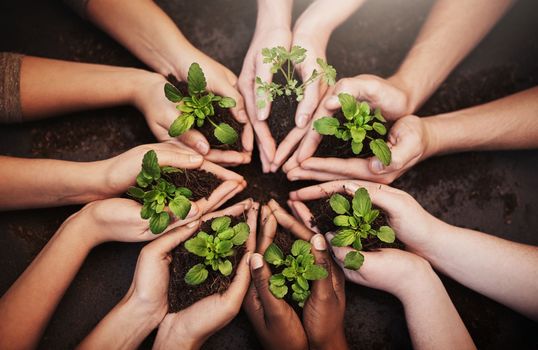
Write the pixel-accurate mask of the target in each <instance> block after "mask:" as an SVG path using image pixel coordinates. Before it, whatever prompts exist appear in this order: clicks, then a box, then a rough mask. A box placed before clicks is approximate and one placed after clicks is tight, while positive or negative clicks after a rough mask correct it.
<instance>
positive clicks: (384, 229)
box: [377, 226, 396, 243]
mask: <svg viewBox="0 0 538 350" xmlns="http://www.w3.org/2000/svg"><path fill="white" fill-rule="evenodd" d="M377 237H378V238H379V239H380V240H381V241H383V242H385V243H393V242H394V240H395V239H396V234H395V233H394V230H393V229H392V228H391V227H389V226H381V227H380V228H379V231H377Z"/></svg>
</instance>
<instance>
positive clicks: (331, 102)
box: [326, 96, 339, 105]
mask: <svg viewBox="0 0 538 350" xmlns="http://www.w3.org/2000/svg"><path fill="white" fill-rule="evenodd" d="M338 102H339V100H338V96H332V97H331V98H329V99H328V100H327V102H326V103H327V104H328V105H334V104H336V103H338Z"/></svg>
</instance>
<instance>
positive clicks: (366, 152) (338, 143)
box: [314, 110, 388, 158]
mask: <svg viewBox="0 0 538 350" xmlns="http://www.w3.org/2000/svg"><path fill="white" fill-rule="evenodd" d="M333 117H335V118H336V119H338V120H339V121H340V123H341V124H343V123H345V122H346V119H345V117H344V113H342V111H341V110H339V111H338V112H337V113H336V114H335V115H333ZM387 130H388V125H387ZM366 135H368V136H370V137H374V138H379V137H380V136H379V134H377V133H376V132H375V131H373V130H371V131H368V132H367V133H366ZM387 135H388V131H387ZM381 138H382V139H384V140H386V135H385V136H384V137H381ZM372 155H373V153H372V151H370V147H368V140H365V141H364V143H363V148H362V151H361V153H359V154H354V153H353V151H352V150H351V141H343V140H341V139H337V138H336V137H334V136H323V138H322V139H321V142H320V144H319V146H318V148H317V149H316V152H315V153H314V156H315V157H323V158H329V157H337V158H356V157H359V158H367V157H370V156H372Z"/></svg>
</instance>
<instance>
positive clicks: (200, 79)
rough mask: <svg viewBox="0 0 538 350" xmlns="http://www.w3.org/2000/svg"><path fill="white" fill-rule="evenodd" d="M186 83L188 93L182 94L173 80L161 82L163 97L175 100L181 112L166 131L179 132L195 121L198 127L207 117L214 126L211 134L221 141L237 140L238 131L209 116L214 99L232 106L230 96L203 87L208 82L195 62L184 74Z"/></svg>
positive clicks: (170, 132) (225, 105)
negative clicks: (220, 94) (186, 94)
mask: <svg viewBox="0 0 538 350" xmlns="http://www.w3.org/2000/svg"><path fill="white" fill-rule="evenodd" d="M187 84H188V90H189V96H183V95H182V94H181V92H180V91H179V90H178V89H177V88H176V87H175V86H174V85H172V84H170V83H166V84H165V85H164V94H165V96H166V98H167V99H168V100H169V101H171V102H174V103H178V105H177V106H176V108H177V109H178V110H180V111H181V114H180V115H179V116H178V117H177V118H176V120H174V122H173V123H172V125H170V129H169V130H168V133H169V134H170V136H172V137H176V136H179V135H181V134H183V133H184V132H186V131H188V130H190V129H191V128H192V126H193V125H194V122H196V126H197V127H199V128H200V127H202V126H203V125H204V123H205V121H206V119H207V120H208V121H209V122H210V123H211V124H212V125H213V126H214V127H215V130H214V131H213V135H215V137H216V138H217V140H219V141H220V142H222V143H223V144H232V143H234V142H236V141H237V137H238V135H237V132H236V131H235V130H234V129H233V128H232V127H231V126H230V125H228V124H226V123H220V124H218V125H217V124H216V123H215V122H214V121H213V120H212V119H211V118H210V117H212V116H213V115H215V107H214V105H213V103H218V105H219V106H220V107H222V108H233V107H235V100H234V99H233V98H231V97H221V96H216V95H214V94H213V93H211V92H208V91H206V87H207V83H206V80H205V76H204V72H203V71H202V68H201V67H200V65H199V64H198V63H196V62H195V63H193V64H191V66H190V67H189V73H188V74H187Z"/></svg>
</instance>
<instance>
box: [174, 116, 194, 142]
mask: <svg viewBox="0 0 538 350" xmlns="http://www.w3.org/2000/svg"><path fill="white" fill-rule="evenodd" d="M193 124H194V116H193V115H192V114H187V113H185V114H182V115H180V116H179V117H177V118H176V120H174V122H173V123H172V125H170V129H169V130H168V135H170V136H172V137H177V136H179V135H181V134H183V133H185V132H186V131H188V130H190V128H191V127H192V125H193Z"/></svg>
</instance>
